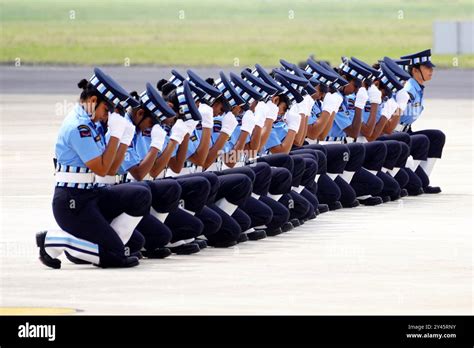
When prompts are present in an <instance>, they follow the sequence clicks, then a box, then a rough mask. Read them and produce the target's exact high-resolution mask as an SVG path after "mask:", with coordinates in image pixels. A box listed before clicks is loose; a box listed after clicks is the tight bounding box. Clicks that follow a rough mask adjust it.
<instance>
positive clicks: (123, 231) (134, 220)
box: [110, 213, 142, 244]
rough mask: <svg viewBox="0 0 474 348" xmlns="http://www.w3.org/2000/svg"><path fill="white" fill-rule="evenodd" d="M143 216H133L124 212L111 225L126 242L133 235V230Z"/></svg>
mask: <svg viewBox="0 0 474 348" xmlns="http://www.w3.org/2000/svg"><path fill="white" fill-rule="evenodd" d="M141 219H142V216H131V215H128V214H127V213H122V214H120V215H119V216H117V217H116V218H115V219H113V220H112V222H111V223H110V226H111V227H112V228H113V229H114V230H115V232H117V234H118V236H119V237H120V239H121V240H122V243H123V244H126V243H127V242H128V241H129V240H130V237H131V236H132V233H133V230H135V227H137V225H138V223H139V222H140V220H141Z"/></svg>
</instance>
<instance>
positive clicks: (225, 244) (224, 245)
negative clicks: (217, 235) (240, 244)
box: [207, 240, 237, 248]
mask: <svg viewBox="0 0 474 348" xmlns="http://www.w3.org/2000/svg"><path fill="white" fill-rule="evenodd" d="M207 244H208V245H210V246H212V247H214V248H229V247H232V246H234V245H237V242H236V241H235V240H232V241H227V242H214V243H212V242H210V241H208V243H207Z"/></svg>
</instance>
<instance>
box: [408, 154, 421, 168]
mask: <svg viewBox="0 0 474 348" xmlns="http://www.w3.org/2000/svg"><path fill="white" fill-rule="evenodd" d="M420 162H421V161H420V160H415V159H413V157H412V156H408V158H407V164H406V165H405V167H407V168H410V169H411V170H412V171H413V172H414V171H416V168H418V165H419V164H420Z"/></svg>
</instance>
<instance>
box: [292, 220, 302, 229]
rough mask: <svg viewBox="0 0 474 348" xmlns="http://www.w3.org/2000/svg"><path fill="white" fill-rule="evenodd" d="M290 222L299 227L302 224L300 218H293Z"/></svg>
mask: <svg viewBox="0 0 474 348" xmlns="http://www.w3.org/2000/svg"><path fill="white" fill-rule="evenodd" d="M290 222H291V224H292V225H293V227H298V226H300V225H301V223H300V220H298V219H291V220H290Z"/></svg>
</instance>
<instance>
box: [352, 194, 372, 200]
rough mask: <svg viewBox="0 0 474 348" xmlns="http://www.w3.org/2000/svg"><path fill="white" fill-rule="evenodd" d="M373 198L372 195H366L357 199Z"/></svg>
mask: <svg viewBox="0 0 474 348" xmlns="http://www.w3.org/2000/svg"><path fill="white" fill-rule="evenodd" d="M370 197H372V196H371V195H364V196H359V197H356V198H357V199H367V198H370Z"/></svg>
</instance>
